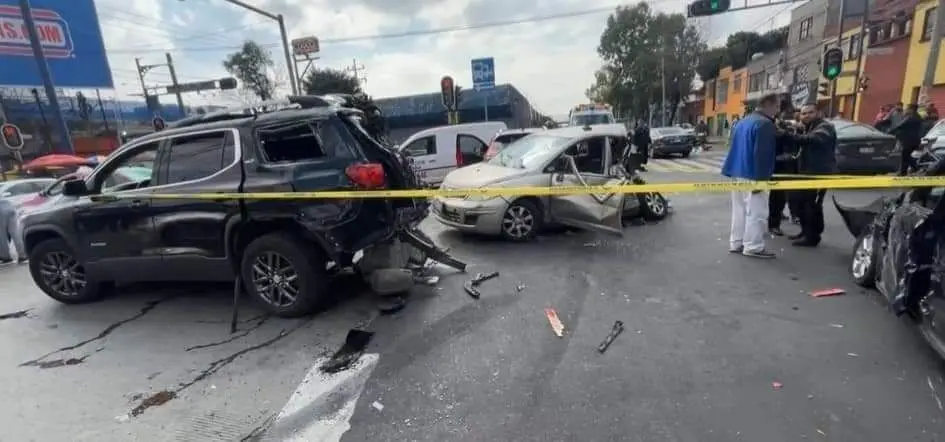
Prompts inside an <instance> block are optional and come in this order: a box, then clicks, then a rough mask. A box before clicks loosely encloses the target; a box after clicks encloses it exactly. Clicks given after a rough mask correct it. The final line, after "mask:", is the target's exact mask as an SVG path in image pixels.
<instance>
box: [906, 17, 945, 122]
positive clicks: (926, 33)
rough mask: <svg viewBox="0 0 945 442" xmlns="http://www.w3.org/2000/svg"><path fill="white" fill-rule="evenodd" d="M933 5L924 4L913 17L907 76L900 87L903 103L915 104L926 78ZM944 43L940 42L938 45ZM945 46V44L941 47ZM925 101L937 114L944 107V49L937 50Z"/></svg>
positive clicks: (933, 19) (933, 18)
mask: <svg viewBox="0 0 945 442" xmlns="http://www.w3.org/2000/svg"><path fill="white" fill-rule="evenodd" d="M935 9H936V8H935V2H934V1H929V0H926V1H923V2H922V3H919V5H918V6H916V9H915V15H914V16H913V17H914V19H913V21H914V24H913V26H912V36H911V38H910V42H909V58H908V60H907V61H906V73H905V78H904V80H903V84H902V102H903V103H907V104H908V103H918V102H919V88H920V87H921V86H922V79H923V78H924V77H925V66H926V63H928V61H929V48H930V46H931V45H930V44H929V40H930V39H931V35H932V23H933V22H934V21H935V14H936V11H935ZM943 43H945V41H943V42H940V44H943ZM943 46H945V44H943ZM928 98H929V100H930V101H931V102H934V103H935V105H936V107H938V108H939V112H941V111H942V108H943V107H945V47H940V48H939V62H938V66H937V69H936V72H935V80H934V81H933V87H932V89H931V90H929V94H928Z"/></svg>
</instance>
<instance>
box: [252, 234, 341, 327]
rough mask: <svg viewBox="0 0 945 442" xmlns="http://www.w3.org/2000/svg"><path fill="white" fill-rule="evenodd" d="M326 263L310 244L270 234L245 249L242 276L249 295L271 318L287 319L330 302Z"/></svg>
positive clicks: (285, 236)
mask: <svg viewBox="0 0 945 442" xmlns="http://www.w3.org/2000/svg"><path fill="white" fill-rule="evenodd" d="M326 265H327V260H326V258H325V257H324V255H322V253H321V252H320V251H319V250H318V248H317V247H316V246H315V245H313V244H311V243H310V242H308V241H305V240H302V239H301V238H297V237H295V236H294V235H291V234H288V233H270V234H267V235H263V236H261V237H259V238H256V239H255V240H253V242H251V243H250V244H249V246H247V247H246V250H245V251H244V252H243V259H242V262H241V263H240V273H241V275H240V276H241V277H242V278H243V284H244V286H245V287H246V291H247V292H248V293H249V294H250V295H252V296H253V297H254V298H255V299H256V300H258V301H259V302H260V303H262V306H263V308H265V309H266V311H268V312H269V313H270V314H272V315H275V316H281V317H286V318H291V317H297V316H303V315H307V314H310V313H313V312H315V311H316V310H318V309H319V308H320V307H321V306H322V305H324V304H325V302H326V301H327V298H328V273H327V271H326V269H325V268H326Z"/></svg>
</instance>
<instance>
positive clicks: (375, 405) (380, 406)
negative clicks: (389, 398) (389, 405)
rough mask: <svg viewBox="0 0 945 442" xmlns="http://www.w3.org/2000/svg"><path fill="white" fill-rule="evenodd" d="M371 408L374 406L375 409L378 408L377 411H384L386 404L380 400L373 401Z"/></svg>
mask: <svg viewBox="0 0 945 442" xmlns="http://www.w3.org/2000/svg"><path fill="white" fill-rule="evenodd" d="M371 408H373V409H375V410H377V411H384V404H382V403H380V402H378V401H374V402H373V403H371Z"/></svg>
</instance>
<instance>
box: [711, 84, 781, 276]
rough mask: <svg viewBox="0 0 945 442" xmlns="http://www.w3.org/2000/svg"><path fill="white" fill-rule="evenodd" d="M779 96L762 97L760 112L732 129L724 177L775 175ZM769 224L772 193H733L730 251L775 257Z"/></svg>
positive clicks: (759, 178) (742, 178)
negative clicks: (768, 236)
mask: <svg viewBox="0 0 945 442" xmlns="http://www.w3.org/2000/svg"><path fill="white" fill-rule="evenodd" d="M780 102H781V99H780V97H779V96H778V95H776V94H768V95H765V96H764V97H762V98H761V101H760V102H759V103H758V107H757V109H755V111H754V112H752V113H751V114H749V115H747V116H745V118H743V119H741V120H740V121H739V122H738V124H736V125H734V126H733V127H732V132H731V136H730V141H729V150H728V155H727V156H726V157H725V163H724V164H723V165H722V175H724V176H726V177H729V178H731V179H733V180H734V181H736V182H752V181H767V180H770V179H771V176H772V175H773V174H774V162H775V156H776V153H775V148H776V145H777V128H776V127H775V125H774V116H775V115H777V113H778V111H779V110H780ZM767 223H768V193H767V192H765V191H762V190H735V191H732V229H731V232H730V236H729V251H730V252H732V253H741V254H743V255H745V256H750V257H753V258H774V257H775V255H774V253H771V252H769V251H767V250H765V237H764V235H765V231H767V225H768V224H767Z"/></svg>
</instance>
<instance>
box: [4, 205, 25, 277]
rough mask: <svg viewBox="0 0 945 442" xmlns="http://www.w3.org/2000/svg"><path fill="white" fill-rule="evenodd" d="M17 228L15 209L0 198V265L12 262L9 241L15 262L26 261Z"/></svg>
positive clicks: (21, 238)
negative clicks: (12, 247)
mask: <svg viewBox="0 0 945 442" xmlns="http://www.w3.org/2000/svg"><path fill="white" fill-rule="evenodd" d="M21 233H22V232H20V231H19V229H18V228H17V219H16V208H15V207H13V204H12V203H11V202H9V201H7V200H5V199H3V198H0V264H9V263H11V262H13V257H12V256H11V255H10V240H13V246H14V247H15V248H16V260H17V262H25V261H26V251H25V247H23V237H22V236H21Z"/></svg>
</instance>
